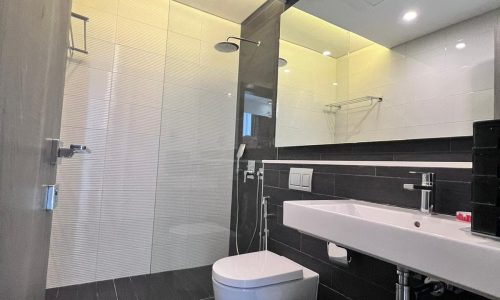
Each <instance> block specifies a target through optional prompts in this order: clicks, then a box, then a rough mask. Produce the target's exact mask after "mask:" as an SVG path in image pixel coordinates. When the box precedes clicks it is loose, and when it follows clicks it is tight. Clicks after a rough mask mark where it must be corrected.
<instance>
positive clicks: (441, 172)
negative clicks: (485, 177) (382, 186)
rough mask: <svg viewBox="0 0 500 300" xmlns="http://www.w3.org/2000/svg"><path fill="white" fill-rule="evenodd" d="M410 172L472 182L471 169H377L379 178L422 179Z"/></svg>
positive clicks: (447, 179)
mask: <svg viewBox="0 0 500 300" xmlns="http://www.w3.org/2000/svg"><path fill="white" fill-rule="evenodd" d="M410 171H416V172H433V173H435V174H436V179H437V180H446V181H463V182H470V181H471V180H472V171H471V170H470V169H449V168H409V167H377V168H376V173H377V176H382V177H399V178H414V179H421V178H422V175H421V174H410Z"/></svg>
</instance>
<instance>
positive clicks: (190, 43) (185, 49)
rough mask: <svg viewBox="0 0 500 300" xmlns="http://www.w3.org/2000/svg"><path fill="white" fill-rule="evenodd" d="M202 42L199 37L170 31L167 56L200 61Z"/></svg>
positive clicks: (194, 61)
mask: <svg viewBox="0 0 500 300" xmlns="http://www.w3.org/2000/svg"><path fill="white" fill-rule="evenodd" d="M200 50H201V42H200V40H199V39H196V38H193V37H190V36H187V35H183V34H179V33H176V32H173V31H170V32H169V33H168V42H167V56H168V57H173V58H177V59H182V60H186V61H189V62H193V63H200Z"/></svg>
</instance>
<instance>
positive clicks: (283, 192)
mask: <svg viewBox="0 0 500 300" xmlns="http://www.w3.org/2000/svg"><path fill="white" fill-rule="evenodd" d="M264 195H265V196H269V203H271V204H274V205H283V201H285V200H301V199H302V192H301V191H295V190H289V189H281V188H274V187H268V186H264Z"/></svg>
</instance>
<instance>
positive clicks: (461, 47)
mask: <svg viewBox="0 0 500 300" xmlns="http://www.w3.org/2000/svg"><path fill="white" fill-rule="evenodd" d="M465 47H467V44H466V43H464V42H459V43H457V44H456V45H455V48H457V49H458V50H462V49H463V48H465Z"/></svg>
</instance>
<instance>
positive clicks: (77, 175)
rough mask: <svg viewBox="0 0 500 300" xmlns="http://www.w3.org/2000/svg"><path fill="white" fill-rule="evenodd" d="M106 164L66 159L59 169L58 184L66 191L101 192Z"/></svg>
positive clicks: (98, 161)
mask: <svg viewBox="0 0 500 300" xmlns="http://www.w3.org/2000/svg"><path fill="white" fill-rule="evenodd" d="M103 168H104V162H103V161H100V160H71V159H66V160H64V161H63V162H62V163H61V164H60V165H58V167H57V183H59V185H60V188H61V189H65V190H100V189H101V187H102V176H103Z"/></svg>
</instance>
